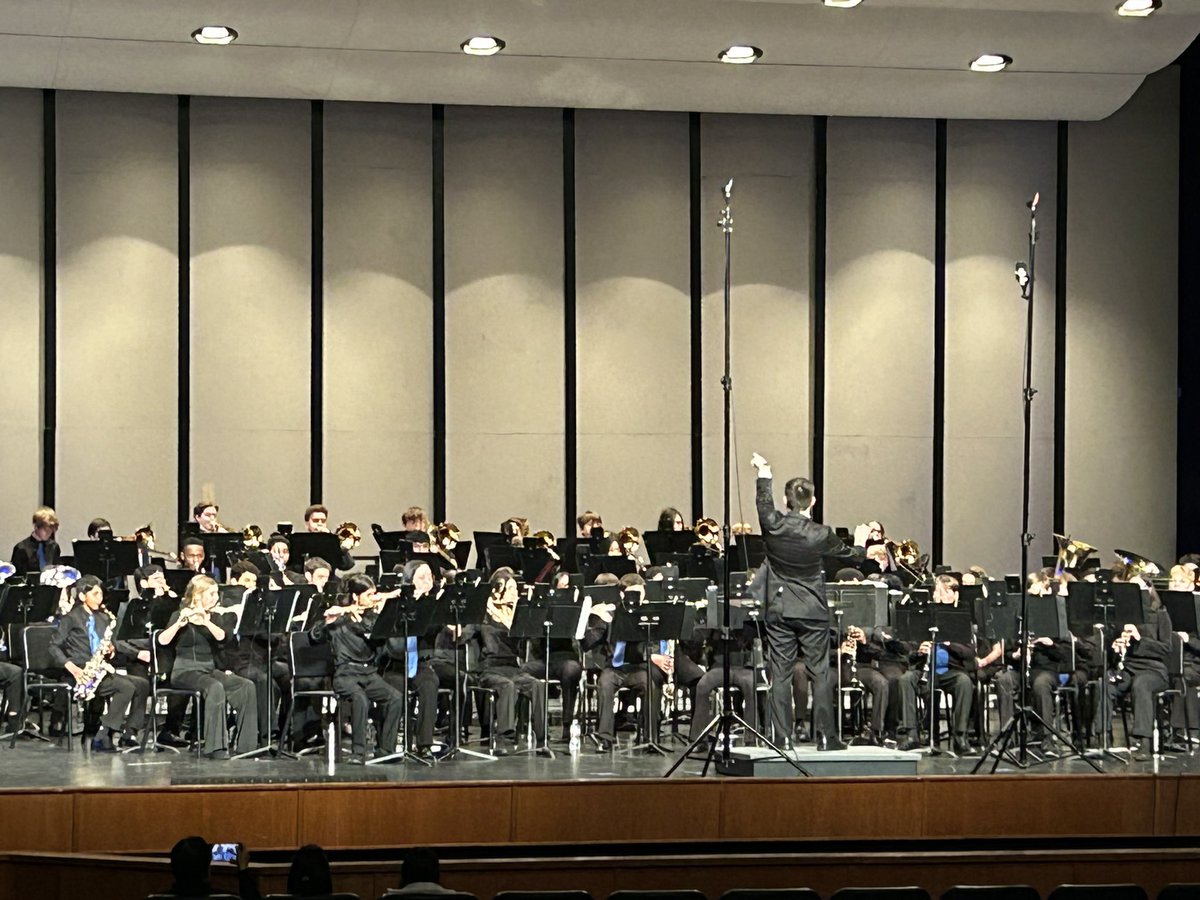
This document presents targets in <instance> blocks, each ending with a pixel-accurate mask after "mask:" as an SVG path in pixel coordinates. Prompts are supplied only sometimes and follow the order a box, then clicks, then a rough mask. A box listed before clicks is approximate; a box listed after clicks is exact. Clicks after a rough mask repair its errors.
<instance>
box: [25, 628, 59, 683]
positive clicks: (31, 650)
mask: <svg viewBox="0 0 1200 900" xmlns="http://www.w3.org/2000/svg"><path fill="white" fill-rule="evenodd" d="M57 633H58V628H56V627H55V626H53V625H30V626H29V627H27V628H26V629H25V630H24V631H22V632H21V647H22V650H23V652H24V654H25V668H26V669H28V670H29V671H30V672H37V673H39V674H45V673H48V672H54V671H59V667H58V666H56V665H55V664H54V661H53V660H52V659H51V658H50V641H51V640H52V639H53V637H54V635H56V634H57Z"/></svg>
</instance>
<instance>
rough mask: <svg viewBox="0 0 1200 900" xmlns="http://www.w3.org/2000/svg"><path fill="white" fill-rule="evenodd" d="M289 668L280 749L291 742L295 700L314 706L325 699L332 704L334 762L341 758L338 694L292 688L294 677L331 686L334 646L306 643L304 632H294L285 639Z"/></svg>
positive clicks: (305, 632)
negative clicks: (304, 699)
mask: <svg viewBox="0 0 1200 900" xmlns="http://www.w3.org/2000/svg"><path fill="white" fill-rule="evenodd" d="M287 638H288V668H289V669H290V670H291V673H292V699H291V702H290V703H288V711H287V718H285V719H284V722H283V734H282V735H280V737H279V741H280V746H282V745H283V741H285V740H291V735H292V719H293V718H294V717H295V715H296V699H297V698H299V697H307V698H308V699H309V700H311V701H312V702H314V703H321V702H323V701H325V700H326V699H328V700H329V702H330V703H331V704H332V705H333V711H334V712H333V716H334V722H335V723H336V724H335V725H334V734H335V735H336V737H335V739H334V744H333V754H334V759H335V760H336V759H340V758H341V748H342V717H341V710H342V707H341V704H339V703H338V699H337V694H336V693H334V691H333V688H332V687H322V688H312V689H309V690H303V691H298V690H296V689H295V684H296V679H297V678H319V679H321V681H322V683H323V684H326V685H330V684H331V682H332V678H333V646H332V644H330V643H329V641H320V642H319V643H316V644H314V643H313V642H312V641H311V640H309V637H308V632H307V631H293V632H291V633H290V634H289V635H288V636H287ZM312 749H319V748H306V749H304V750H301V751H300V755H304V754H305V753H308V752H311V750H312Z"/></svg>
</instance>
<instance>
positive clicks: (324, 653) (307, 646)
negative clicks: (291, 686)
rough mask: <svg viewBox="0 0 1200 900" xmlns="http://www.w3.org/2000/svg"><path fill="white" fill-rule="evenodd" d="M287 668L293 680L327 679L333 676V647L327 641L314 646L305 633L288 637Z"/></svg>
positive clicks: (296, 632) (296, 633)
mask: <svg viewBox="0 0 1200 900" xmlns="http://www.w3.org/2000/svg"><path fill="white" fill-rule="evenodd" d="M287 637H288V666H289V667H290V668H291V670H292V677H293V678H327V677H329V676H331V675H333V645H332V644H331V643H330V642H329V641H320V642H319V643H316V644H314V643H313V642H312V641H311V640H310V639H309V636H308V632H307V631H293V632H291V633H290V634H289V635H288V636H287Z"/></svg>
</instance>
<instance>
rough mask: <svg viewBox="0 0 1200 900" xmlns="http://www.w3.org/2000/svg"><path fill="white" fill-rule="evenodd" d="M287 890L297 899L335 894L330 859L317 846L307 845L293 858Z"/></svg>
mask: <svg viewBox="0 0 1200 900" xmlns="http://www.w3.org/2000/svg"><path fill="white" fill-rule="evenodd" d="M287 889H288V893H289V894H294V895H295V896H297V897H321V896H325V895H328V894H332V893H333V876H332V874H331V873H330V871H329V857H328V856H326V855H325V851H324V850H322V849H321V848H320V847H318V846H317V845H316V844H306V845H304V846H303V847H301V848H300V849H299V850H297V851H296V855H295V856H294V857H292V867H291V869H289V870H288V882H287Z"/></svg>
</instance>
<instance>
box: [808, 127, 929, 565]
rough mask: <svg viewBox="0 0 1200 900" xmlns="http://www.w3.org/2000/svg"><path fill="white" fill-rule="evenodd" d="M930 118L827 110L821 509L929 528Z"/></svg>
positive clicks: (842, 520)
mask: <svg viewBox="0 0 1200 900" xmlns="http://www.w3.org/2000/svg"><path fill="white" fill-rule="evenodd" d="M935 157H936V148H935V129H934V123H933V122H930V121H904V120H882V119H878V120H866V119H830V120H829V143H828V160H829V168H828V191H829V193H828V242H827V254H828V255H827V259H828V280H827V294H826V304H827V306H826V327H827V332H826V339H827V344H826V354H827V355H826V360H825V362H826V365H825V387H826V390H825V403H826V410H825V416H826V419H825V424H826V434H825V483H824V484H823V485H818V486H817V490H818V491H823V497H824V499H823V503H824V518H825V521H827V522H829V523H830V524H833V525H847V526H850V527H852V526H854V525H855V524H857V523H859V522H864V521H866V520H868V519H878V520H880V521H882V522H883V524H884V527H885V528H886V529H887V532H888V534H889V536H894V537H895V538H897V539H902V538H913V539H916V540H917V541H918V542H919V543H920V544H921V546H922V548H923V549H924V548H927V547H928V545H929V540H930V535H931V532H932V478H933V476H932V466H933V462H932V460H933V456H932V453H933V314H934V294H933V291H934V271H933V259H934V214H935V209H934V203H935Z"/></svg>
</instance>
